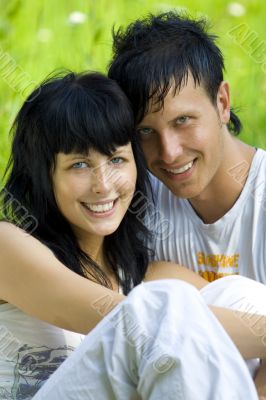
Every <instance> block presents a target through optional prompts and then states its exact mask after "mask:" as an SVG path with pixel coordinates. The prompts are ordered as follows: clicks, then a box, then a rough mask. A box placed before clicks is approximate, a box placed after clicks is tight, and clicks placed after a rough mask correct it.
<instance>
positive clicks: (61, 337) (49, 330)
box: [0, 303, 84, 400]
mask: <svg viewBox="0 0 266 400" xmlns="http://www.w3.org/2000/svg"><path fill="white" fill-rule="evenodd" d="M83 337H84V336H83V335H81V334H78V333H74V332H70V331H67V330H64V329H60V328H57V327H55V326H53V325H50V324H48V323H45V322H42V321H40V320H38V319H35V318H33V317H31V316H29V315H27V314H25V313H24V312H22V311H20V310H19V309H18V308H16V307H14V306H13V305H11V304H9V303H5V304H1V305H0V399H1V400H9V399H10V400H11V399H23V400H26V399H31V398H32V397H33V396H34V394H35V393H36V392H37V391H38V389H39V388H40V387H41V386H42V384H43V383H44V382H45V381H46V380H47V379H48V378H49V376H50V375H51V374H52V373H53V372H54V371H55V370H56V369H57V368H58V367H59V365H60V364H62V362H63V361H64V360H65V359H66V358H67V357H68V356H69V354H71V353H72V352H73V350H74V349H75V348H76V347H77V346H79V344H80V343H81V342H82V340H83Z"/></svg>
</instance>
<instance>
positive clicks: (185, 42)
mask: <svg viewBox="0 0 266 400" xmlns="http://www.w3.org/2000/svg"><path fill="white" fill-rule="evenodd" d="M215 41H216V36H215V35H212V34H209V33H208V21H206V20H205V19H203V18H202V19H197V20H194V19H192V18H191V17H190V16H189V15H187V14H186V13H178V12H175V11H170V12H167V13H162V14H158V15H152V14H151V15H149V16H148V17H147V18H144V19H141V20H137V21H135V22H133V23H132V24H130V25H129V26H128V27H127V28H125V29H122V28H119V29H118V30H116V31H114V30H113V53H114V55H113V60H112V61H111V63H110V66H109V71H108V76H109V77H110V78H111V79H114V80H116V81H117V82H118V83H119V85H120V86H121V88H122V89H123V90H124V92H125V93H126V95H127V96H128V98H129V100H130V101H131V104H132V107H133V111H134V117H135V122H136V123H139V122H140V121H141V120H142V119H143V117H144V116H145V114H146V113H147V112H149V108H150V106H151V105H154V104H155V105H156V104H157V105H158V110H159V109H161V108H162V107H163V103H164V98H165V96H166V95H167V93H168V92H169V90H170V88H171V87H173V89H174V91H175V92H179V90H180V89H181V88H182V86H183V85H185V84H186V81H187V78H188V74H189V73H190V74H191V75H192V77H193V80H194V83H195V86H197V85H202V86H203V87H204V89H205V90H206V93H207V95H208V96H209V98H210V100H211V101H212V103H213V104H214V105H215V106H216V101H217V92H218V89H219V86H220V84H221V82H222V80H223V70H224V60H223V55H222V53H221V51H220V49H219V48H218V46H217V45H216V43H215ZM230 118H231V123H230V124H229V129H230V130H231V131H232V132H233V133H235V134H237V133H239V132H240V129H241V123H240V120H239V119H238V117H237V116H236V115H235V114H234V113H233V112H232V111H231V116H230Z"/></svg>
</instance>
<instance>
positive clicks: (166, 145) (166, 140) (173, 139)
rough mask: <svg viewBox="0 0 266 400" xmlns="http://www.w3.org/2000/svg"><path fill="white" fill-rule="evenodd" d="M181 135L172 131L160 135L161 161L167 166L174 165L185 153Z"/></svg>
mask: <svg viewBox="0 0 266 400" xmlns="http://www.w3.org/2000/svg"><path fill="white" fill-rule="evenodd" d="M180 139H181V138H180V135H179V134H178V133H177V132H175V131H174V130H172V129H169V130H167V131H164V132H162V133H161V135H160V159H161V160H162V161H163V162H164V163H165V164H173V163H175V162H176V160H177V158H178V157H180V155H182V153H183V145H182V143H181V140H180Z"/></svg>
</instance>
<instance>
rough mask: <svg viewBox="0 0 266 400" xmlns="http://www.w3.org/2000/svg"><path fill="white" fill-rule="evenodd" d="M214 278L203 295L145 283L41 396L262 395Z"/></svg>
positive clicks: (180, 285) (107, 399)
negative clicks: (222, 316)
mask: <svg viewBox="0 0 266 400" xmlns="http://www.w3.org/2000/svg"><path fill="white" fill-rule="evenodd" d="M240 279H241V278H240ZM221 280H222V279H220V281H221ZM216 282H218V281H216ZM211 285H213V284H210V285H209V286H210V288H209V287H207V288H206V289H204V290H203V294H202V295H201V294H200V293H199V292H198V291H197V290H196V289H195V288H194V287H192V286H191V285H189V284H187V283H185V282H182V281H178V280H160V281H154V282H148V283H144V284H141V285H139V286H137V287H136V288H135V289H133V290H132V292H131V293H130V294H129V296H128V297H127V298H126V299H125V300H124V301H123V302H122V303H120V304H119V305H118V306H117V307H116V308H115V309H113V310H112V311H111V312H110V313H109V314H108V315H107V317H105V318H104V319H103V320H102V321H101V322H100V323H99V324H98V325H97V326H96V328H95V329H93V330H92V331H91V332H90V333H89V334H88V335H87V336H86V337H85V339H84V341H83V342H82V344H81V345H80V346H79V347H78V348H77V349H76V350H75V352H74V353H73V354H72V355H71V356H70V357H69V358H68V359H67V360H66V361H65V362H64V363H63V364H62V365H61V367H59V368H58V370H57V371H56V372H55V373H54V374H53V375H52V376H51V377H50V378H49V380H48V381H47V382H46V383H45V384H44V385H43V387H42V388H41V389H40V390H39V392H38V393H37V394H36V395H35V396H34V398H33V399H34V400H41V399H42V400H67V399H69V400H90V399H93V400H96V399H97V400H98V399H99V400H127V399H128V400H137V399H142V400H145V399H147V400H148V399H149V400H162V399H167V400H243V399H248V400H255V399H258V397H257V394H256V390H255V386H254V383H253V380H252V378H251V375H250V373H249V371H248V368H247V366H246V364H245V362H244V361H243V359H242V357H241V355H240V353H239V352H238V350H237V349H236V347H235V345H234V344H233V342H232V341H231V339H230V338H229V337H228V335H227V334H226V332H225V331H224V329H223V328H222V326H221V325H220V324H219V322H218V321H217V319H216V318H215V317H214V316H213V314H212V313H211V312H210V311H209V309H208V307H207V306H206V303H205V300H204V299H203V297H206V300H207V301H208V300H210V299H211V297H212V296H213V295H214V291H211ZM215 285H216V286H217V287H216V292H219V287H218V286H219V285H218V284H217V283H216V284H215ZM232 286H233V284H232ZM232 286H231V287H232ZM220 294H221V295H222V290H220ZM264 296H266V293H265V290H264ZM231 300H232V299H230V300H229V302H231Z"/></svg>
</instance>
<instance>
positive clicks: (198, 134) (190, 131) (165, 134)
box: [138, 76, 230, 199]
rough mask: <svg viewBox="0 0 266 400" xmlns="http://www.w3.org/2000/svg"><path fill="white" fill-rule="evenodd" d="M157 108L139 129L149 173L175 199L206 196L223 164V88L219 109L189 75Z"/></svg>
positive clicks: (225, 96) (222, 88)
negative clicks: (165, 187) (178, 89)
mask: <svg viewBox="0 0 266 400" xmlns="http://www.w3.org/2000/svg"><path fill="white" fill-rule="evenodd" d="M156 107H158V105H156V104H155V105H154V106H151V109H150V111H149V113H148V114H147V115H146V116H145V117H144V119H143V120H142V121H141V122H140V124H139V125H138V133H139V136H140V140H141V144H142V148H143V151H144V154H145V157H146V160H147V164H148V168H149V170H150V171H151V172H152V173H153V174H154V175H155V176H156V177H157V178H158V179H160V180H161V181H162V182H163V183H164V184H165V185H166V186H167V187H168V188H169V189H170V190H171V191H172V192H173V194H175V195H176V196H178V197H183V198H188V199H193V198H197V197H198V196H201V197H202V195H203V197H204V193H205V194H206V195H207V194H208V190H209V189H213V186H214V187H215V184H217V183H216V181H217V178H218V177H219V173H220V172H221V171H220V170H221V169H222V168H223V161H225V160H224V154H225V147H226V146H225V136H226V135H229V132H228V130H227V128H226V124H227V123H228V121H229V117H230V105H229V92H228V85H227V83H226V82H223V83H222V84H221V86H220V88H219V91H218V94H217V107H215V106H214V105H213V104H212V103H211V100H210V99H209V97H208V96H207V94H206V92H205V90H204V88H203V87H202V86H197V87H195V85H194V81H193V79H192V77H191V76H189V79H188V82H187V85H185V86H184V87H183V88H182V89H181V90H180V92H177V93H176V94H175V95H174V92H173V90H170V91H169V93H168V94H167V96H166V97H165V100H164V107H163V108H162V109H161V110H159V111H158V108H157V109H156Z"/></svg>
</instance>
